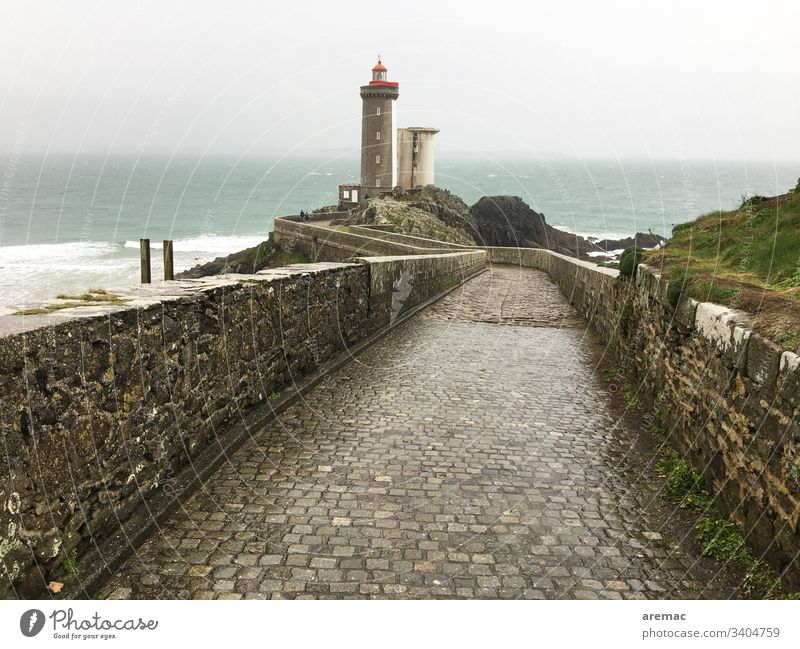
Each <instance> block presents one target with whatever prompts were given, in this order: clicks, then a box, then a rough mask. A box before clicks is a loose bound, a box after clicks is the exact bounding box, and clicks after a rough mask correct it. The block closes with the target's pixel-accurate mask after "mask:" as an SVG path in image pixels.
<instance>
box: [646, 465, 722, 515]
mask: <svg viewBox="0 0 800 649" xmlns="http://www.w3.org/2000/svg"><path fill="white" fill-rule="evenodd" d="M656 468H657V469H658V471H659V473H661V475H663V476H664V477H666V479H667V484H666V487H665V489H664V495H665V496H666V498H667V500H669V501H670V502H673V503H677V504H678V505H680V506H681V507H683V508H684V509H697V510H705V509H708V508H709V507H710V506H711V496H710V495H709V493H708V490H707V489H706V486H705V484H704V483H703V476H702V475H700V473H699V472H697V471H696V470H695V469H693V468H692V467H691V465H690V464H689V463H688V462H687V461H686V460H684V459H683V458H680V457H678V456H677V455H676V454H674V453H669V454H667V455H666V456H665V457H663V458H662V459H661V460H660V461H659V462H658V464H657V465H656Z"/></svg>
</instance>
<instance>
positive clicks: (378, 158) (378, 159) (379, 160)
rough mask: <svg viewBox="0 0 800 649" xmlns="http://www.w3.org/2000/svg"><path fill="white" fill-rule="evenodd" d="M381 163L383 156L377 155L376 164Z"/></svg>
mask: <svg viewBox="0 0 800 649" xmlns="http://www.w3.org/2000/svg"><path fill="white" fill-rule="evenodd" d="M380 163H381V157H380V156H379V155H376V156H375V164H376V165H379V164H380Z"/></svg>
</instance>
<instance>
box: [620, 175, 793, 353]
mask: <svg viewBox="0 0 800 649" xmlns="http://www.w3.org/2000/svg"><path fill="white" fill-rule="evenodd" d="M798 241H800V183H798V187H797V188H795V189H794V190H792V191H791V192H789V193H787V194H784V195H782V196H776V197H772V198H765V197H763V196H751V197H742V204H741V206H740V207H738V208H737V209H735V210H730V211H726V212H721V211H717V212H711V213H709V214H705V215H703V216H699V217H698V218H697V219H695V220H694V221H691V222H689V223H681V224H680V225H676V226H675V227H674V228H673V229H672V238H671V239H670V240H669V241H668V242H667V244H666V246H665V247H664V248H662V249H661V250H652V251H645V252H644V253H643V254H642V261H643V262H644V263H646V264H648V265H649V266H651V267H653V268H655V269H656V270H657V271H659V272H661V273H662V275H663V276H664V277H665V278H666V279H667V280H668V281H669V286H668V289H667V299H668V301H669V302H670V303H671V304H672V305H673V306H677V304H678V302H679V300H680V297H681V295H683V296H686V297H692V298H695V299H696V300H699V301H701V302H716V303H717V304H723V305H725V306H729V307H732V308H735V309H741V310H743V311H746V312H748V313H749V314H750V315H751V316H754V317H755V320H754V322H753V328H754V330H756V331H758V332H759V333H761V334H762V335H765V336H767V337H769V338H771V339H772V340H774V341H776V342H781V343H782V344H790V345H791V346H793V347H797V346H800V248H799V247H798V245H797V242H798ZM627 252H628V251H626V253H627ZM622 266H623V264H622V263H620V271H621V272H622ZM779 335H782V338H781V339H780V340H779V338H778V336H779Z"/></svg>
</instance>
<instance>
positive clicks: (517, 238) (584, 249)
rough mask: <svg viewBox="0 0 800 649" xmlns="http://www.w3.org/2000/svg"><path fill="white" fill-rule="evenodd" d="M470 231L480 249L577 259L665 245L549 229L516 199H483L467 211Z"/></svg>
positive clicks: (655, 239) (646, 238)
mask: <svg viewBox="0 0 800 649" xmlns="http://www.w3.org/2000/svg"><path fill="white" fill-rule="evenodd" d="M470 227H471V229H472V230H473V231H474V232H475V239H476V240H477V241H478V244H479V245H484V246H505V247H523V248H544V249H546V250H552V251H553V252H557V253H560V254H562V255H567V256H569V257H577V258H579V259H590V258H591V256H590V255H589V253H609V252H610V251H613V250H619V249H624V248H627V247H629V246H631V245H633V244H634V241H635V242H636V245H639V246H642V247H645V248H651V247H655V246H657V245H659V244H660V243H663V241H664V238H663V237H659V236H657V235H653V234H642V233H639V234H636V235H635V236H634V237H628V238H626V239H621V240H613V239H606V240H603V241H593V240H591V239H587V238H586V237H582V236H580V235H578V234H571V233H569V232H565V231H564V230H559V229H558V228H554V227H553V226H551V225H548V223H547V222H546V221H545V218H544V215H543V214H539V213H538V212H535V211H534V210H532V209H531V208H530V206H529V205H528V204H527V203H525V202H524V201H523V200H522V199H521V198H519V197H518V196H484V197H483V198H481V199H480V200H479V201H478V202H477V203H475V205H473V206H472V207H471V208H470Z"/></svg>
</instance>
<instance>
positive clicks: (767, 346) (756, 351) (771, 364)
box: [746, 334, 783, 392]
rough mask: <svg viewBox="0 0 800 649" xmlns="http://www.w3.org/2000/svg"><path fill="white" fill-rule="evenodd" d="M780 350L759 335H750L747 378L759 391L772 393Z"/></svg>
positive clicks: (778, 364)
mask: <svg viewBox="0 0 800 649" xmlns="http://www.w3.org/2000/svg"><path fill="white" fill-rule="evenodd" d="M782 353H783V352H782V350H780V349H778V347H776V346H775V345H774V344H772V343H771V342H770V341H768V340H766V339H765V338H763V337H762V336H760V335H759V334H752V335H751V336H750V340H749V342H748V344H747V367H746V374H747V377H748V378H749V379H750V380H751V381H752V382H753V384H754V385H755V386H756V387H757V388H758V389H760V390H763V391H766V392H774V391H775V384H776V380H777V378H778V369H779V367H780V363H781V354H782Z"/></svg>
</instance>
